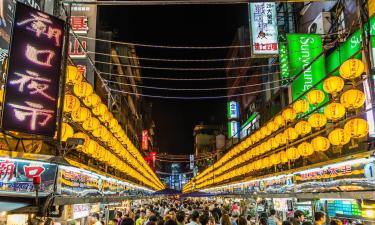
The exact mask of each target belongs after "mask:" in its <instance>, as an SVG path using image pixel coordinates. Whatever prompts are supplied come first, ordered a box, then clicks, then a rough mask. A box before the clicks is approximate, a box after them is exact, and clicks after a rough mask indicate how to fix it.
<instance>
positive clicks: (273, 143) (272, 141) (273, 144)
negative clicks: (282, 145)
mask: <svg viewBox="0 0 375 225" xmlns="http://www.w3.org/2000/svg"><path fill="white" fill-rule="evenodd" d="M268 141H269V143H270V145H271V148H272V149H276V148H277V147H279V142H278V141H277V139H276V138H270V139H269V140H268Z"/></svg>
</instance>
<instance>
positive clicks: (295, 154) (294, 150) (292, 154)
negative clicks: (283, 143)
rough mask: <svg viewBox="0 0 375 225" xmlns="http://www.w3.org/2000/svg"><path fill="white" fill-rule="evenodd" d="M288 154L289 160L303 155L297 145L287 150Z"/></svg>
mask: <svg viewBox="0 0 375 225" xmlns="http://www.w3.org/2000/svg"><path fill="white" fill-rule="evenodd" d="M286 156H287V158H288V159H289V160H296V159H298V158H299V157H300V156H301V155H300V154H299V152H298V150H297V148H295V147H290V148H288V149H287V150H286Z"/></svg>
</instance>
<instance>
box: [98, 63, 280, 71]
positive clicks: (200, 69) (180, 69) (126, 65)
mask: <svg viewBox="0 0 375 225" xmlns="http://www.w3.org/2000/svg"><path fill="white" fill-rule="evenodd" d="M95 63H99V64H106V65H114V66H125V67H131V68H141V69H153V70H176V71H177V70H178V71H214V70H236V69H249V68H256V67H266V66H268V67H269V66H277V65H279V64H278V63H274V64H269V65H259V66H258V65H255V66H236V67H201V68H192V67H159V66H136V65H130V64H122V63H111V62H102V61H95Z"/></svg>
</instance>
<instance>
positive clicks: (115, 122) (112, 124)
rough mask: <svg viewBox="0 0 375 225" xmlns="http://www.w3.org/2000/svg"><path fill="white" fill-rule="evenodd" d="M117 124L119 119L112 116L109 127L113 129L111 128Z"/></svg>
mask: <svg viewBox="0 0 375 225" xmlns="http://www.w3.org/2000/svg"><path fill="white" fill-rule="evenodd" d="M117 124H118V122H117V120H116V119H115V118H112V119H111V120H110V121H109V124H108V127H109V128H110V129H111V128H114V127H115V126H116V125H117Z"/></svg>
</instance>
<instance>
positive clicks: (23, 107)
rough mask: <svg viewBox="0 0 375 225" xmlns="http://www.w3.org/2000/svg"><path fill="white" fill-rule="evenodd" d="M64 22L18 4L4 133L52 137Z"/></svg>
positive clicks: (6, 87) (8, 80)
mask: <svg viewBox="0 0 375 225" xmlns="http://www.w3.org/2000/svg"><path fill="white" fill-rule="evenodd" d="M63 36H64V21H63V20H60V19H58V18H55V17H52V16H50V15H48V14H45V13H43V12H41V11H38V10H35V9H33V8H31V7H29V6H26V5H24V4H21V3H17V9H16V13H15V18H14V26H13V35H12V43H11V47H10V54H9V68H8V71H7V74H8V77H7V82H6V86H5V98H4V109H3V118H2V121H3V123H2V125H3V129H4V130H8V131H18V132H22V133H27V134H34V135H43V136H46V137H53V136H54V135H55V131H56V116H57V99H58V94H59V81H60V67H61V58H62V43H63Z"/></svg>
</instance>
